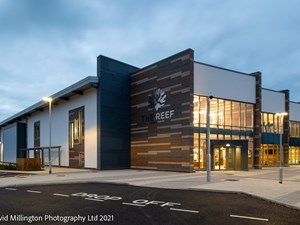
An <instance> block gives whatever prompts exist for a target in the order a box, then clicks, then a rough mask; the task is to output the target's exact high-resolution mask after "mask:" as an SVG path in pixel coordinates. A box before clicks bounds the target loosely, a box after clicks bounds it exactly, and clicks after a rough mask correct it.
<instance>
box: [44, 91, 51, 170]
mask: <svg viewBox="0 0 300 225" xmlns="http://www.w3.org/2000/svg"><path fill="white" fill-rule="evenodd" d="M43 100H44V101H45V102H48V103H49V173H50V174H51V173H52V161H51V106H52V100H53V99H52V98H51V97H44V98H43Z"/></svg>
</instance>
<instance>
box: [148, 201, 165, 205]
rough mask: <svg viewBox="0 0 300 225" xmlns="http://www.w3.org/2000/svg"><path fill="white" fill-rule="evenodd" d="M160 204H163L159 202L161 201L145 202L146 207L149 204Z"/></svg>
mask: <svg viewBox="0 0 300 225" xmlns="http://www.w3.org/2000/svg"><path fill="white" fill-rule="evenodd" d="M160 203H164V202H161V201H151V202H147V203H146V205H150V204H153V205H158V204H160Z"/></svg>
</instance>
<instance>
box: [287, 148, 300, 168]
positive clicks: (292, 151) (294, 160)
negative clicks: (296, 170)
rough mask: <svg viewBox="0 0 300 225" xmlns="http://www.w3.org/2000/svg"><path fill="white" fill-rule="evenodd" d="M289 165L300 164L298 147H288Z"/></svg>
mask: <svg viewBox="0 0 300 225" xmlns="http://www.w3.org/2000/svg"><path fill="white" fill-rule="evenodd" d="M289 163H290V164H300V147H299V146H290V147H289Z"/></svg>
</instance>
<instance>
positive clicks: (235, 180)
mask: <svg viewBox="0 0 300 225" xmlns="http://www.w3.org/2000/svg"><path fill="white" fill-rule="evenodd" d="M225 181H239V180H237V179H225Z"/></svg>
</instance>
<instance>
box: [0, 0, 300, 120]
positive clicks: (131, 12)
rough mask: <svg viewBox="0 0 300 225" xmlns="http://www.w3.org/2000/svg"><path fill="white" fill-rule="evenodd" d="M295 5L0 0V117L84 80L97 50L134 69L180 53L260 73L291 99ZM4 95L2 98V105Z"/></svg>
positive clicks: (297, 36) (254, 0) (247, 0)
mask: <svg viewBox="0 0 300 225" xmlns="http://www.w3.org/2000/svg"><path fill="white" fill-rule="evenodd" d="M299 6H300V3H298V1H296V0H289V1H286V2H281V1H271V0H265V1H260V0H243V1H236V0H227V1H224V0H206V1H205V0H204V1H193V0H186V1H180V0H172V1H170V0H167V1H158V0H154V1H144V0H141V1H135V0H128V1H121V0H112V1H100V0H88V1H82V0H43V1H40V0H27V1H18V0H9V1H8V0H0V29H1V36H0V52H1V55H0V75H1V81H0V94H1V95H0V99H1V102H0V103H2V104H0V121H1V120H3V119H5V118H6V117H8V116H11V115H12V114H13V113H14V112H15V113H16V112H18V111H20V109H24V108H26V107H27V106H30V105H32V104H33V103H35V102H36V101H39V100H40V99H41V98H42V97H43V96H46V95H50V94H53V93H54V92H56V91H59V90H61V89H62V88H65V87H67V86H68V85H70V84H72V83H74V82H76V81H78V80H80V79H82V78H84V77H86V76H93V75H96V57H97V56H98V55H99V54H102V55H106V56H108V57H111V58H115V59H118V60H121V61H124V62H126V63H129V64H132V65H135V66H138V67H143V66H146V65H148V64H151V63H153V62H155V61H157V60H160V59H162V58H164V57H168V56H169V55H172V54H174V53H176V52H179V51H182V50H183V49H186V48H192V49H194V50H195V59H196V60H197V61H201V62H205V63H209V64H212V65H216V66H221V67H225V68H229V69H234V70H238V71H241V72H246V73H251V72H255V71H262V73H263V86H264V87H266V88H272V89H276V90H282V89H287V88H289V89H291V99H293V100H295V101H299V100H300V93H299V94H298V91H297V89H298V88H299V83H297V82H294V81H295V80H297V79H298V78H297V77H298V76H299V73H300V66H299V63H298V59H299V57H300V48H299V47H298V46H299V40H300V30H299V29H297V27H298V23H299V21H300V15H299V13H298V8H299ZM4 99H5V100H4Z"/></svg>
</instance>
